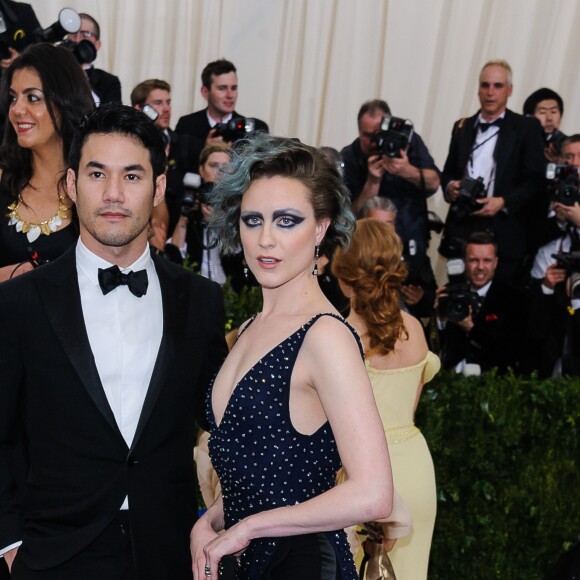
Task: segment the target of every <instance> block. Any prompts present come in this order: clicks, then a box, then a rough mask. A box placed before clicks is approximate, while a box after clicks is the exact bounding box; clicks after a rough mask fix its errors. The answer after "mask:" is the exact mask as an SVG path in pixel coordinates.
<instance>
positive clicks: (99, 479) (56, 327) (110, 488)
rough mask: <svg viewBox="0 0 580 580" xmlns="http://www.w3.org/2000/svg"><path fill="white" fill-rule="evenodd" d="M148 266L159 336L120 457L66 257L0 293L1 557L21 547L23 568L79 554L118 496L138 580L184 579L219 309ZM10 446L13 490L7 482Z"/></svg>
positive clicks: (174, 275) (181, 275)
mask: <svg viewBox="0 0 580 580" xmlns="http://www.w3.org/2000/svg"><path fill="white" fill-rule="evenodd" d="M153 259H154V263H155V267H156V269H157V272H158V275H159V281H160V285H161V292H162V300H163V317H164V318H163V336H162V341H161V346H160V349H159V353H158V356H157V360H156V364H155V368H154V371H153V375H152V378H151V382H150V385H149V389H148V392H147V396H146V399H145V402H144V405H143V409H142V412H141V416H140V420H139V423H138V427H137V431H136V433H135V437H134V440H133V443H132V446H131V448H130V449H129V448H128V447H127V445H126V443H125V440H124V439H123V437H122V435H121V433H120V431H119V428H118V426H117V424H116V422H115V418H114V416H113V413H112V410H111V408H110V406H109V404H108V401H107V398H106V395H105V392H104V390H103V387H102V384H101V381H100V378H99V375H98V371H97V367H96V365H95V361H94V358H93V354H92V352H91V349H90V345H89V341H88V336H87V332H86V329H85V325H84V322H83V316H82V310H81V300H80V292H79V287H78V279H77V272H76V262H75V249H74V248H72V249H71V250H70V251H68V252H67V253H66V254H64V255H63V256H62V257H61V258H59V259H58V260H55V261H54V262H52V263H50V264H48V265H46V266H42V267H40V268H38V269H37V270H34V271H33V272H31V273H29V274H26V275H24V276H21V277H19V278H17V279H14V280H12V281H9V282H6V283H3V284H1V285H0V368H1V369H2V389H1V391H2V404H1V405H0V545H2V546H8V545H10V544H12V543H13V542H16V541H18V540H22V541H23V543H22V546H21V547H20V550H19V556H18V557H19V558H24V563H25V564H26V565H27V566H28V567H29V568H32V569H46V568H50V567H53V566H57V565H59V564H60V563H62V562H64V561H66V560H67V559H68V558H70V557H71V556H73V555H75V554H78V553H80V552H82V551H83V550H84V549H85V548H86V547H87V546H88V545H89V544H90V543H91V542H92V541H93V540H94V539H95V538H96V536H97V535H98V534H99V533H100V532H101V531H102V530H103V529H104V528H105V527H106V526H107V525H108V524H109V523H110V522H111V520H112V518H113V517H114V516H115V514H116V513H117V512H118V510H119V508H120V506H121V504H122V502H123V498H124V497H125V496H128V498H129V506H130V518H131V524H132V531H133V538H132V539H133V542H134V553H135V561H136V566H137V570H138V573H139V577H140V578H146V579H149V578H150V579H151V580H153V579H158V578H167V579H174V578H175V579H180V578H191V557H190V553H189V533H190V530H191V527H192V525H193V523H194V521H195V518H196V514H197V494H196V486H197V484H196V477H195V470H194V464H193V461H192V453H193V446H194V444H195V438H196V431H197V428H196V419H200V418H201V417H203V416H205V413H204V411H205V398H206V388H207V386H208V383H209V382H210V380H211V379H212V377H213V376H214V374H215V373H216V372H217V370H218V368H219V366H220V364H221V362H222V360H223V358H224V356H225V354H226V351H227V348H226V345H225V341H224V314H223V298H222V296H221V290H220V288H219V286H218V285H217V284H214V283H211V282H209V281H207V280H204V279H202V278H200V277H198V276H195V275H193V274H191V273H189V272H187V271H186V270H184V269H182V268H179V267H177V266H175V265H173V264H171V263H169V262H168V261H166V260H162V259H159V258H158V257H156V256H154V257H153ZM196 415H198V416H197V417H196ZM19 434H20V435H23V438H24V441H25V449H26V453H27V456H28V465H29V469H28V473H27V477H26V480H25V481H15V480H14V477H12V476H13V475H14V470H13V464H12V460H13V458H14V457H15V456H16V454H15V453H13V448H14V444H15V441H16V440H17V438H18V435H19Z"/></svg>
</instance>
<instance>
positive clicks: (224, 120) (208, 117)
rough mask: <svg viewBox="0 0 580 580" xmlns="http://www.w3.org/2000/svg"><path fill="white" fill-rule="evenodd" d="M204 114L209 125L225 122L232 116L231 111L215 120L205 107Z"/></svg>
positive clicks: (213, 125)
mask: <svg viewBox="0 0 580 580" xmlns="http://www.w3.org/2000/svg"><path fill="white" fill-rule="evenodd" d="M205 113H206V115H207V120H208V122H209V126H210V127H212V128H213V127H215V126H216V125H217V124H218V123H227V122H228V121H229V120H230V119H231V118H232V117H233V115H232V113H230V114H229V115H227V116H226V117H224V118H223V119H222V120H221V121H216V120H215V119H214V118H213V117H212V116H211V115H210V114H209V109H206V111H205Z"/></svg>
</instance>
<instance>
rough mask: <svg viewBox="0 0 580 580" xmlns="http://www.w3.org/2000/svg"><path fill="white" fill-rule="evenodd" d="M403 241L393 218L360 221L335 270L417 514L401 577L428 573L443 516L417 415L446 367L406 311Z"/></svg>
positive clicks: (394, 554) (404, 547) (400, 548)
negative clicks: (427, 389) (426, 388)
mask: <svg viewBox="0 0 580 580" xmlns="http://www.w3.org/2000/svg"><path fill="white" fill-rule="evenodd" d="M401 255H402V245H401V241H400V239H399V237H398V236H397V235H396V233H395V231H394V229H393V227H392V226H391V225H390V224H386V223H382V222H379V221H376V220H372V219H362V220H359V221H358V222H357V228H356V231H355V233H354V236H353V238H352V241H351V244H350V246H349V248H348V249H347V250H343V249H342V248H339V249H338V250H337V252H336V254H335V256H334V260H333V265H332V271H333V274H334V275H335V276H336V277H337V278H338V280H339V283H340V286H341V288H342V290H343V292H344V293H345V295H346V296H347V297H348V298H349V299H350V305H351V310H350V315H349V317H348V319H347V321H348V322H349V323H350V324H351V325H352V326H353V327H354V328H355V329H356V330H357V331H358V333H359V335H360V337H361V339H362V343H363V347H364V350H365V354H366V362H365V364H366V368H367V371H368V374H369V376H370V379H371V384H372V387H373V391H374V395H375V399H376V402H377V407H378V409H379V413H380V416H381V419H382V422H383V426H384V429H385V433H386V435H387V440H388V444H389V452H390V455H391V464H392V470H393V482H394V484H395V488H396V489H397V491H398V492H399V494H400V495H401V496H402V498H403V500H404V502H405V504H406V505H407V507H408V508H409V510H410V512H411V515H412V517H413V530H412V532H411V533H410V534H409V535H407V536H406V537H404V538H402V539H400V540H398V541H397V542H396V544H395V546H394V548H393V549H392V551H391V552H390V553H389V557H390V559H391V562H392V564H393V568H394V571H395V574H396V577H397V580H422V579H424V578H427V569H428V564H429V551H430V548H431V538H432V535H433V527H434V524H435V515H436V508H437V506H436V489H435V472H434V468H433V460H432V458H431V453H430V452H429V448H428V446H427V442H426V441H425V438H424V437H423V435H422V434H421V432H420V431H419V429H417V427H416V426H415V425H414V422H413V418H414V414H415V410H416V408H417V404H418V402H419V398H420V395H421V390H422V388H423V385H424V384H425V383H426V382H428V381H430V380H431V379H432V378H433V376H434V375H435V374H436V373H437V371H438V370H439V367H440V363H439V359H438V358H437V356H436V355H434V354H433V353H431V352H429V350H428V347H427V343H426V340H425V335H424V332H423V329H422V327H421V324H420V323H419V321H418V320H417V319H415V318H413V317H412V316H410V315H409V314H407V313H406V312H404V311H402V310H401V308H400V303H399V293H400V288H401V284H402V282H403V280H404V279H405V276H406V267H405V265H404V262H402V260H401Z"/></svg>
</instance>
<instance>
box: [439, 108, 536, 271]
mask: <svg viewBox="0 0 580 580" xmlns="http://www.w3.org/2000/svg"><path fill="white" fill-rule="evenodd" d="M476 121H477V114H476V115H474V116H473V117H469V118H468V119H460V120H459V121H457V122H456V123H455V125H454V127H453V132H452V135H451V143H450V144H449V153H448V155H447V160H446V161H445V166H444V168H443V173H442V176H441V185H442V187H443V191H445V189H446V188H447V185H448V184H449V182H450V181H453V180H461V179H463V177H465V175H466V173H467V164H468V162H469V157H470V155H471V151H472V148H473V143H474V141H475V136H476V131H477V129H476ZM494 159H495V161H496V171H495V186H494V192H493V195H494V197H503V198H504V201H505V211H500V212H499V213H497V214H496V215H495V216H494V217H493V218H468V219H467V220H465V221H463V222H462V223H460V222H458V220H457V219H456V218H455V215H454V213H453V212H452V211H450V212H449V214H448V216H447V221H446V223H445V230H444V234H443V235H444V237H454V236H457V237H460V238H462V239H466V238H467V237H468V235H469V233H471V232H472V231H476V230H484V229H491V230H492V231H493V232H494V233H495V235H496V239H497V242H498V246H499V257H500V259H504V260H519V259H522V258H523V257H524V256H525V254H526V220H527V216H528V215H529V211H530V208H531V206H532V205H533V204H534V203H535V202H536V201H537V200H538V198H540V196H541V194H542V191H543V189H544V169H545V159H544V142H543V139H542V128H541V126H540V124H539V122H538V121H537V120H536V119H534V118H530V117H524V116H522V115H518V114H517V113H513V112H512V111H509V110H507V111H506V113H505V117H504V120H503V123H502V125H501V129H500V132H499V135H498V138H497V143H496V147H495V151H494Z"/></svg>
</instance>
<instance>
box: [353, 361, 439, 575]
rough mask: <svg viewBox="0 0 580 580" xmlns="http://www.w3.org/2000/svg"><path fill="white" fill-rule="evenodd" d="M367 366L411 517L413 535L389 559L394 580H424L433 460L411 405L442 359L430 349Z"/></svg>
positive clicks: (430, 522) (431, 514) (431, 512)
mask: <svg viewBox="0 0 580 580" xmlns="http://www.w3.org/2000/svg"><path fill="white" fill-rule="evenodd" d="M366 366H367V372H368V374H369V377H370V379H371V384H372V387H373V392H374V394H375V400H376V402H377V407H378V409H379V413H380V416H381V420H382V422H383V426H384V428H385V433H386V434H387V441H388V443H389V454H390V456H391V465H392V470H393V481H394V484H395V489H396V490H397V491H398V492H399V494H400V495H401V497H402V498H403V500H404V501H405V503H406V505H407V507H408V508H409V510H410V512H411V515H412V516H413V529H412V531H411V533H410V534H409V535H407V536H405V537H404V538H401V539H399V540H397V543H396V544H395V547H394V549H393V550H392V551H391V552H389V557H390V559H391V562H392V564H393V568H394V570H395V574H396V576H397V580H423V579H425V578H427V568H428V565H429V550H430V549H431V537H432V535H433V527H434V525H435V515H436V513H437V498H436V489H435V471H434V468H433V460H432V458H431V453H430V451H429V447H428V446H427V442H426V441H425V438H424V437H423V434H422V433H421V432H420V431H419V429H417V427H415V425H414V423H413V409H414V406H415V399H416V398H417V390H418V388H419V386H420V385H421V384H425V383H427V382H429V381H430V380H431V379H432V378H433V377H434V376H435V374H436V373H437V371H438V370H439V368H440V366H441V363H440V362H439V358H438V357H437V356H436V355H435V354H433V353H432V352H429V353H428V354H427V356H426V357H425V359H424V360H423V361H422V362H420V363H418V364H416V365H413V366H410V367H405V368H400V369H389V370H379V369H375V368H373V367H371V366H369V364H368V361H367V362H366ZM357 560H358V558H357Z"/></svg>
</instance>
